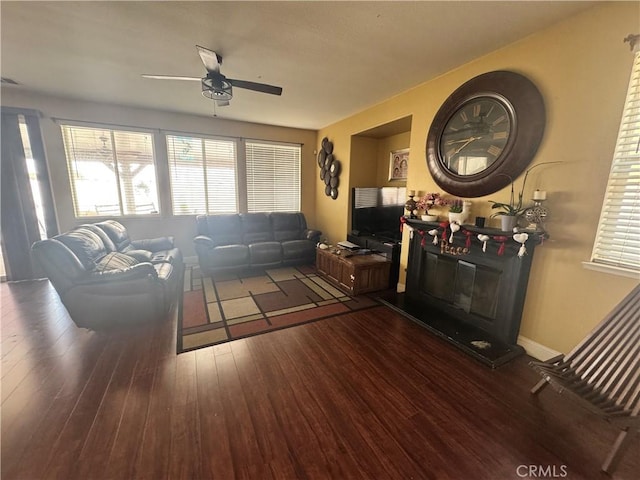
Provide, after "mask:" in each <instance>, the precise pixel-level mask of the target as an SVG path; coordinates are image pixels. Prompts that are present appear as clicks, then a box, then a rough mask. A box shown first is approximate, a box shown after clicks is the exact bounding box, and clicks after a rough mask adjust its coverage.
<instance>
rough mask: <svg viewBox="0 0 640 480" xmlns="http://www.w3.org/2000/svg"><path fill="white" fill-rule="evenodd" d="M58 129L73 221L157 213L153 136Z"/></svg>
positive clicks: (79, 129)
mask: <svg viewBox="0 0 640 480" xmlns="http://www.w3.org/2000/svg"><path fill="white" fill-rule="evenodd" d="M61 128H62V136H63V140H64V147H65V154H66V157H67V166H68V170H69V179H70V182H71V192H72V196H73V205H74V209H75V215H76V217H87V216H121V215H142V214H157V213H158V189H157V186H156V169H155V159H154V152H153V135H152V134H150V133H145V132H135V131H121V130H112V129H108V128H92V127H84V126H74V125H62V126H61Z"/></svg>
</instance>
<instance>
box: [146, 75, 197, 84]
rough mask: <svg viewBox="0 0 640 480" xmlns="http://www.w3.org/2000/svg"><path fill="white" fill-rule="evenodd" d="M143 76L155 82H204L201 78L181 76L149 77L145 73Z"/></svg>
mask: <svg viewBox="0 0 640 480" xmlns="http://www.w3.org/2000/svg"><path fill="white" fill-rule="evenodd" d="M142 76H143V77H144V78H151V79H153V80H188V81H190V82H196V81H197V82H201V81H202V78H200V77H184V76H181V75H149V74H148V73H143V74H142Z"/></svg>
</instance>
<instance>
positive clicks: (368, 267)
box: [316, 248, 391, 295]
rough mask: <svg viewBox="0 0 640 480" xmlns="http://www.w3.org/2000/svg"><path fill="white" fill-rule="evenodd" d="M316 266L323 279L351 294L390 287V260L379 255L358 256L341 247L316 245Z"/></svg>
mask: <svg viewBox="0 0 640 480" xmlns="http://www.w3.org/2000/svg"><path fill="white" fill-rule="evenodd" d="M334 252H335V253H334ZM316 268H317V269H318V273H319V274H320V276H321V277H322V278H324V279H325V280H327V281H328V282H330V283H332V284H333V285H335V286H336V287H338V288H340V289H341V290H344V291H346V292H347V293H349V294H350V295H360V294H361V293H368V292H375V291H378V290H384V289H387V288H389V272H390V270H391V262H390V261H389V260H387V259H386V258H385V257H384V256H382V255H376V254H368V255H358V254H353V252H350V251H349V250H345V249H342V248H330V249H326V250H323V249H321V248H318V249H316Z"/></svg>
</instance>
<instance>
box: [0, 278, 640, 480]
mask: <svg viewBox="0 0 640 480" xmlns="http://www.w3.org/2000/svg"><path fill="white" fill-rule="evenodd" d="M0 290H1V293H2V297H1V301H2V306H1V308H2V458H1V460H2V467H1V474H2V479H3V480H10V479H44V478H47V479H48V478H58V479H101V478H112V479H133V478H136V479H138V478H140V479H162V478H171V479H178V478H185V479H210V478H216V479H218V478H219V479H230V478H245V479H260V480H262V479H270V478H273V479H288V478H291V479H306V478H317V479H327V478H335V479H347V478H364V479H447V478H450V479H490V480H496V479H518V478H540V477H541V476H540V475H539V472H540V468H544V469H546V470H544V471H545V472H546V473H547V476H545V477H544V478H551V477H552V476H555V477H556V478H572V479H580V478H587V479H590V478H594V479H599V478H602V479H606V478H608V476H607V475H605V474H603V473H601V472H600V470H599V468H600V464H601V462H602V461H603V460H604V457H605V455H606V453H607V451H608V449H609V448H610V446H611V444H612V442H613V440H614V438H615V437H616V435H617V433H618V432H617V431H616V429H615V428H613V427H612V426H610V425H609V424H607V423H605V422H604V421H602V420H600V419H599V418H597V417H595V416H594V415H592V414H591V413H589V412H587V411H585V410H583V409H582V408H580V407H578V406H576V405H575V404H573V403H572V402H571V400H570V399H568V398H565V397H563V396H560V395H558V394H556V393H555V392H554V391H552V390H551V389H550V388H549V389H547V390H546V391H544V392H543V393H542V394H541V395H540V397H539V398H538V399H535V398H533V397H532V396H531V395H530V394H529V389H530V388H531V387H532V386H533V384H534V383H535V382H536V380H537V377H536V375H535V374H534V372H532V371H531V370H530V369H529V367H528V366H527V358H526V357H521V358H519V359H517V360H516V361H514V362H512V363H510V364H508V365H505V366H503V367H501V368H500V369H498V370H491V369H489V368H487V367H486V366H484V365H481V364H480V363H478V362H477V361H475V360H473V359H472V358H470V357H468V356H466V355H465V354H463V353H461V352H460V351H459V350H457V349H455V348H454V347H452V346H451V345H449V344H447V343H445V342H444V341H442V340H441V339H439V338H437V337H434V336H433V335H432V334H430V333H429V332H428V331H427V330H425V329H423V328H421V327H420V326H418V325H416V324H414V323H412V322H411V321H409V320H407V319H405V318H403V317H402V316H400V315H398V314H397V313H394V312H393V311H391V310H389V309H387V308H386V307H382V306H381V307H376V308H374V309H371V310H367V311H364V312H358V313H354V314H349V315H344V316H340V317H335V318H332V319H328V320H321V321H318V322H315V323H312V324H308V325H304V326H299V327H294V328H290V329H287V330H282V331H279V332H274V333H269V334H265V335H261V336H258V337H253V338H249V339H245V340H238V341H235V342H232V343H227V344H224V345H220V346H217V347H210V348H205V349H201V350H197V351H193V352H189V353H184V354H180V355H176V353H175V335H176V333H175V315H171V316H170V317H169V318H168V320H167V321H165V322H164V323H162V324H159V325H153V326H142V327H137V328H130V329H121V330H118V331H112V332H106V333H96V332H91V331H87V330H84V329H79V328H77V327H76V326H75V325H74V324H73V323H72V322H71V320H70V319H69V317H68V315H67V313H66V311H65V309H64V308H63V307H62V305H61V304H60V301H59V299H58V297H57V295H56V293H55V292H54V291H53V289H52V288H51V286H50V284H49V283H48V282H46V281H40V282H28V283H19V284H11V285H9V284H2V285H1V287H0ZM630 450H631V451H629V452H627V455H626V456H625V457H624V458H623V460H622V462H621V464H620V466H619V468H618V470H617V472H616V473H615V474H614V476H613V477H614V478H620V479H637V478H639V477H640V455H638V452H640V445H639V444H638V442H636V443H635V444H633V445H632V446H631V449H630ZM532 468H533V469H535V470H534V471H532V470H531V469H532ZM530 473H538V475H537V476H536V475H529V474H530ZM552 474H553V475H552Z"/></svg>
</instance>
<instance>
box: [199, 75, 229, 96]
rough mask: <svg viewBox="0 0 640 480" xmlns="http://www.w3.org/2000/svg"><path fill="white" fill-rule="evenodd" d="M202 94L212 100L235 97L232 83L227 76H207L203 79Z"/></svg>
mask: <svg viewBox="0 0 640 480" xmlns="http://www.w3.org/2000/svg"><path fill="white" fill-rule="evenodd" d="M221 77H222V75H221ZM202 95H204V96H205V97H207V98H209V99H211V100H222V101H228V100H231V98H232V97H233V92H232V86H231V83H230V82H229V81H227V80H226V79H225V78H219V77H213V78H212V77H211V76H206V77H205V78H203V79H202Z"/></svg>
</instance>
